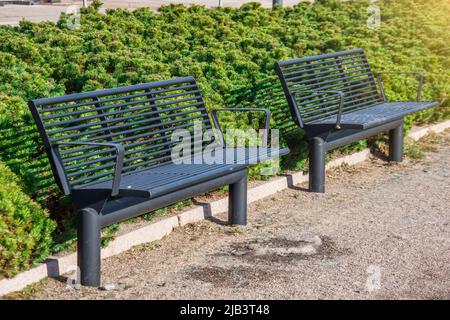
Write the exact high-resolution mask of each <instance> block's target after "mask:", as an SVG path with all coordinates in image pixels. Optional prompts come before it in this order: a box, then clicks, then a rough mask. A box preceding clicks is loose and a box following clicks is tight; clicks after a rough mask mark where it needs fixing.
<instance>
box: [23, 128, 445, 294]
mask: <svg viewBox="0 0 450 320" xmlns="http://www.w3.org/2000/svg"><path fill="white" fill-rule="evenodd" d="M440 139H441V141H440V143H439V144H438V145H437V146H436V147H435V150H434V151H433V152H430V153H428V154H427V155H426V157H425V158H424V159H421V160H407V161H405V162H404V163H403V164H400V165H396V164H393V165H390V164H387V163H385V162H383V161H381V160H379V159H372V160H371V161H368V162H366V163H364V164H361V165H358V166H356V167H352V168H348V167H347V168H345V167H341V168H340V169H337V170H334V171H332V172H331V173H330V174H329V175H328V178H327V193H326V194H324V195H320V194H312V193H308V192H305V191H304V187H305V186H304V185H301V186H298V187H295V189H290V190H288V191H285V192H282V193H278V194H276V195H274V196H273V197H272V198H267V199H264V200H261V201H259V202H257V203H255V204H253V205H251V206H250V210H249V226H248V227H247V228H245V229H238V228H230V227H228V226H225V225H223V224H221V223H220V221H204V222H201V223H197V224H192V225H187V226H185V227H182V228H178V229H176V230H175V231H174V232H173V233H172V234H171V235H169V236H168V237H166V238H164V239H163V240H161V241H158V242H157V243H152V244H149V245H146V246H142V247H138V248H135V249H134V250H131V251H128V252H126V253H123V254H121V255H119V256H116V257H112V258H109V259H107V260H106V261H104V263H103V267H102V272H103V279H104V282H105V283H110V284H113V285H114V290H110V291H101V290H98V289H94V288H83V289H81V290H75V289H72V288H70V287H67V285H66V284H65V282H64V279H60V281H58V280H53V279H50V280H47V281H45V283H43V284H40V285H38V286H36V287H35V288H34V289H33V291H32V293H31V294H28V297H31V298H40V299H59V298H72V299H73V298H75V299H92V298H94V299H95V298H99V299H100V298H109V299H111V298H113V299H119V298H120V299H122V298H125V299H169V298H175V299H178V298H185V299H202V298H203V299H214V298H218V299H223V298H228V299H235V298H244V299H245V298H253V299H298V298H306V299H397V298H402V299H406V298H412V299H425V298H430V299H450V209H449V200H450V132H447V133H446V134H445V135H444V136H443V137H442V138H440ZM218 218H219V219H223V220H224V219H225V215H224V216H221V217H218Z"/></svg>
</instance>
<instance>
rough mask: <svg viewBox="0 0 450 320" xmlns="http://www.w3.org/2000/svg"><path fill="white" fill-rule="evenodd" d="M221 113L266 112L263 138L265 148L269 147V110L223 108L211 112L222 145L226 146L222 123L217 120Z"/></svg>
mask: <svg viewBox="0 0 450 320" xmlns="http://www.w3.org/2000/svg"><path fill="white" fill-rule="evenodd" d="M220 111H238V112H239V111H259V112H264V113H265V114H266V121H265V128H264V129H265V131H264V136H263V144H264V146H267V144H268V139H269V137H268V133H269V129H270V116H271V112H270V110H269V109H264V108H221V109H216V110H213V111H212V112H211V115H212V118H213V122H214V126H215V127H216V129H217V131H218V134H219V138H220V140H221V141H222V144H223V145H225V141H224V138H223V132H222V129H221V127H220V123H219V120H218V118H217V114H218V113H219V112H220Z"/></svg>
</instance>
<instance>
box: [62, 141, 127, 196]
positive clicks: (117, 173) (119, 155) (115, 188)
mask: <svg viewBox="0 0 450 320" xmlns="http://www.w3.org/2000/svg"><path fill="white" fill-rule="evenodd" d="M77 145H81V146H82V145H86V146H99V147H113V148H115V149H116V166H115V169H114V176H113V184H112V190H111V196H112V197H115V196H117V195H118V194H119V187H120V179H121V175H122V168H123V159H124V155H125V148H124V147H123V146H122V145H120V144H117V143H110V142H61V143H55V144H53V146H55V147H56V148H59V147H60V146H77Z"/></svg>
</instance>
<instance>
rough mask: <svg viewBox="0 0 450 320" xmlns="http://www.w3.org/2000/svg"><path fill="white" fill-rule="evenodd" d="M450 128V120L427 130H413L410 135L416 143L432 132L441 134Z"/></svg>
mask: <svg viewBox="0 0 450 320" xmlns="http://www.w3.org/2000/svg"><path fill="white" fill-rule="evenodd" d="M448 128H450V120H447V121H444V122H441V123H438V124H435V125H433V126H430V127H427V128H413V129H412V130H411V132H410V133H409V135H408V136H409V137H410V138H411V139H413V140H415V141H417V140H419V139H420V138H422V137H424V136H426V135H427V134H429V133H430V132H435V133H441V132H443V131H445V130H447V129H448Z"/></svg>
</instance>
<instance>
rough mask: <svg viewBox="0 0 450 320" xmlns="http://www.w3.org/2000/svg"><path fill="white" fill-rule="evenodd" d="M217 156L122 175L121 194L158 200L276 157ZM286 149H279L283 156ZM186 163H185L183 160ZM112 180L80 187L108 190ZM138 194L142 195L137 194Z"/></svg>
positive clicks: (228, 152)
mask: <svg viewBox="0 0 450 320" xmlns="http://www.w3.org/2000/svg"><path fill="white" fill-rule="evenodd" d="M218 151H219V153H220V156H218V157H217V159H216V160H218V161H217V162H218V163H206V161H205V160H204V159H203V158H204V156H203V155H202V154H200V155H199V156H194V157H192V158H189V163H172V162H166V163H164V164H162V165H159V166H155V167H152V168H149V169H145V170H140V171H137V172H132V173H129V174H125V175H122V177H121V180H120V187H119V189H120V191H122V193H124V192H123V191H127V192H128V193H129V191H138V192H136V193H135V195H139V196H141V197H149V198H153V197H158V196H161V195H164V194H167V193H170V192H173V191H176V190H180V189H183V188H186V187H189V186H191V185H195V184H199V183H202V182H204V181H208V180H211V179H214V178H217V177H220V176H223V175H227V174H230V173H232V172H235V171H239V170H242V169H244V168H246V167H247V166H248V165H251V164H256V163H258V162H261V161H264V160H267V159H270V158H272V157H275V156H276V155H275V154H274V152H279V150H275V151H273V150H271V149H270V148H264V147H259V148H226V149H218ZM285 153H286V149H284V150H282V154H285ZM185 162H187V161H185ZM112 184H113V180H112V179H110V180H106V181H102V182H97V183H88V184H85V185H83V186H81V187H80V189H86V190H100V189H104V190H111V189H112ZM139 191H141V192H139Z"/></svg>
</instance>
